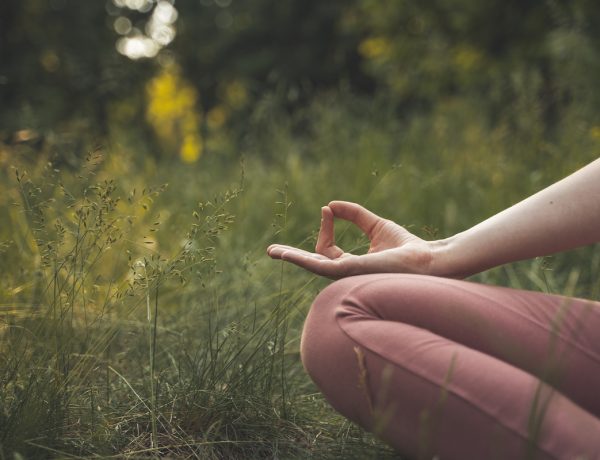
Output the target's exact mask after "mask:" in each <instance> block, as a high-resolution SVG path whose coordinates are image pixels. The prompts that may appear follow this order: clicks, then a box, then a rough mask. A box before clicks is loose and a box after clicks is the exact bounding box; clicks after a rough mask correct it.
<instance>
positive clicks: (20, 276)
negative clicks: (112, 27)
mask: <svg viewBox="0 0 600 460" xmlns="http://www.w3.org/2000/svg"><path fill="white" fill-rule="evenodd" d="M277 110H278V109H277V108H276V107H275V108H274V107H272V106H271V105H269V104H268V101H266V102H265V104H263V105H261V106H259V107H258V108H257V112H256V114H255V115H254V116H253V117H251V119H250V120H249V124H250V125H249V126H250V129H249V131H248V133H246V135H245V137H244V138H243V141H242V143H241V145H240V144H233V143H227V142H224V143H222V144H219V145H220V146H219V147H218V148H214V149H213V150H212V151H209V152H207V154H206V155H205V156H204V157H203V158H202V159H201V160H200V161H199V162H198V163H197V164H195V165H194V166H193V167H189V166H183V165H180V164H179V163H178V162H176V161H169V160H168V159H162V160H153V159H151V158H150V157H144V154H143V152H139V151H132V150H131V149H124V148H122V147H120V146H119V144H118V142H116V141H115V140H113V143H112V144H111V146H110V147H105V148H102V149H100V150H93V151H92V152H91V153H89V154H87V155H82V158H81V160H80V161H79V163H77V164H72V163H70V164H61V163H60V157H58V158H53V157H52V156H50V155H45V154H43V153H35V152H31V151H28V150H27V148H25V147H19V148H17V147H14V146H13V147H9V146H4V147H3V151H4V155H0V158H2V162H3V163H2V165H1V166H2V169H1V172H0V176H1V182H0V184H1V185H0V188H1V191H2V193H1V194H0V218H1V219H2V222H3V225H2V227H0V254H1V257H2V258H1V262H0V270H1V274H2V277H1V280H0V321H1V322H0V327H1V329H0V348H1V351H2V353H0V453H1V454H2V455H1V456H0V457H4V458H10V457H12V456H13V455H14V454H15V453H19V454H20V455H23V456H25V457H36V458H37V457H43V456H46V457H70V456H74V457H87V456H95V455H100V456H133V457H139V456H169V455H170V456H181V457H189V458H203V459H204V458H207V459H210V458H215V459H216V458H307V457H308V458H311V457H312V458H386V457H389V458H392V457H394V456H395V454H394V453H393V452H392V451H391V450H389V449H388V448H386V447H385V446H383V445H382V444H380V443H378V442H377V441H375V440H373V439H372V438H371V437H370V436H368V435H366V434H364V433H362V432H361V431H360V430H359V429H357V428H356V427H354V426H353V425H351V424H350V423H348V422H346V421H345V420H343V419H342V418H341V417H339V416H337V415H336V414H335V413H333V412H332V410H331V409H329V408H328V406H327V405H326V404H325V402H324V401H323V399H322V397H321V396H320V395H319V394H318V392H317V390H316V389H315V387H314V386H313V385H312V383H311V382H310V381H309V379H308V377H306V376H305V374H304V372H303V369H302V365H301V363H300V360H299V353H298V348H299V335H300V330H301V326H302V322H303V319H304V317H305V315H306V312H307V309H308V307H309V305H310V302H311V299H312V298H313V297H314V296H315V295H316V293H317V292H318V291H319V289H321V288H322V287H323V286H324V285H325V284H326V281H325V280H322V279H317V278H315V277H313V276H311V275H310V274H308V273H304V272H302V271H301V270H299V269H297V268H296V267H292V266H286V265H284V264H282V263H280V262H274V261H271V260H269V259H268V258H267V257H266V256H265V255H264V251H265V248H266V246H267V245H268V244H269V243H271V242H276V241H280V242H285V243H287V244H294V245H299V246H302V247H305V248H311V247H312V246H313V245H314V242H315V239H316V230H317V225H318V220H319V209H320V206H321V205H323V204H325V203H327V202H328V201H329V200H331V199H347V200H354V201H357V202H361V203H363V204H365V205H366V206H368V207H370V208H371V209H373V210H374V211H375V212H377V213H379V214H382V215H384V216H386V217H389V218H391V219H394V220H396V221H398V222H399V223H402V224H405V225H407V226H409V227H410V228H411V230H413V231H415V232H416V233H418V234H420V235H422V236H424V237H428V236H429V237H431V236H432V235H433V236H436V235H437V236H442V235H448V234H451V233H454V232H456V231H460V230H462V229H464V228H466V227H468V226H470V225H472V224H474V223H475V222H477V221H478V220H481V219H483V218H485V217H486V216H488V215H491V214H493V213H494V212H496V211H499V210H500V209H502V208H503V207H506V206H508V205H510V204H511V203H512V202H514V201H516V200H518V199H519V198H522V197H524V196H526V195H528V194H530V193H532V192H534V191H536V190H537V189H539V188H541V187H542V186H543V185H545V184H549V183H550V182H552V181H553V180H555V179H558V178H559V177H560V176H562V175H564V174H567V173H568V172H569V171H571V170H573V169H575V168H577V167H578V166H581V165H583V164H585V163H586V162H587V161H589V160H591V159H592V158H593V156H594V152H593V147H594V143H593V142H594V140H593V139H587V140H581V141H580V143H579V144H573V143H571V144H569V145H568V146H567V145H566V144H561V142H563V141H562V140H561V139H573V136H571V135H568V134H570V133H565V134H564V136H562V137H561V135H557V140H555V141H553V142H554V143H553V144H547V145H546V144H544V145H529V144H527V142H526V140H521V141H519V142H520V143H519V144H518V145H517V144H516V141H515V139H514V137H513V136H511V134H510V132H508V131H506V129H505V128H503V127H498V126H487V125H486V124H485V123H484V122H483V121H481V119H480V118H478V117H477V116H476V111H475V110H474V109H473V108H472V107H471V106H469V105H468V104H467V103H464V102H460V101H446V102H445V103H441V104H440V106H439V107H438V108H437V110H436V111H434V113H433V114H430V115H428V116H427V117H422V118H414V119H412V120H411V121H399V120H398V119H397V118H396V117H394V116H393V114H392V113H391V111H390V110H389V108H387V107H386V105H385V104H384V103H382V102H381V101H376V102H369V101H364V100H356V99H353V98H352V97H349V96H347V95H346V96H345V97H343V98H339V97H333V96H328V97H324V98H323V99H322V100H320V101H317V102H316V103H314V104H313V105H312V106H311V107H309V108H307V109H306V110H305V111H304V112H299V113H297V114H295V115H281V113H280V112H278V111H277ZM559 134H560V133H559ZM117 141H118V140H117ZM564 142H565V143H566V142H567V141H564ZM528 149H529V150H528ZM515 151H518V152H521V153H523V152H525V153H526V154H525V153H523V154H522V155H515V154H514V152H515ZM240 152H241V154H242V155H240ZM34 153H35V154H34ZM241 157H243V161H242V162H240V161H239V160H240V158H241ZM166 184H168V185H166ZM339 227H340V229H339V234H340V245H342V247H345V248H348V249H354V250H356V251H358V252H360V251H362V250H365V248H366V241H365V239H364V236H362V235H360V234H358V233H357V232H356V231H355V229H352V228H350V227H349V226H347V225H340V226H339ZM599 274H600V254H599V253H598V251H596V250H595V249H594V248H585V249H582V250H580V251H578V252H576V253H571V254H566V255H561V256H556V257H554V258H551V259H550V258H545V259H538V260H533V261H528V262H522V263H519V264H513V265H510V266H507V267H503V268H499V269H495V270H491V271H489V272H486V273H484V274H482V275H479V276H478V279H479V280H482V281H485V282H492V283H501V284H506V285H511V286H515V287H522V288H529V289H538V290H544V291H552V292H561V291H563V290H565V289H567V288H568V289H569V292H570V293H572V294H574V295H581V296H586V297H592V298H597V297H598V288H599V285H598V283H597V282H596V280H598V279H600V277H599V276H598V275H599Z"/></svg>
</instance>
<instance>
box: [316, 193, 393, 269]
mask: <svg viewBox="0 0 600 460" xmlns="http://www.w3.org/2000/svg"><path fill="white" fill-rule="evenodd" d="M336 217H337V218H340V219H344V220H347V221H349V222H352V223H353V224H355V225H356V226H357V227H358V228H360V229H361V230H362V231H363V232H364V233H365V234H366V235H367V236H369V237H370V236H371V233H372V231H373V228H374V227H375V225H376V224H377V222H379V221H380V220H381V217H379V216H377V215H376V214H374V213H372V212H371V211H369V210H368V209H366V208H364V207H362V206H361V205H359V204H357V203H352V202H349V201H332V202H330V203H329V205H327V206H323V207H322V208H321V228H320V230H319V237H318V239H317V245H316V252H317V253H319V254H322V255H324V256H327V257H329V258H332V259H334V258H337V257H340V256H341V255H343V254H344V251H343V250H342V249H340V248H339V247H338V246H336V244H335V233H334V218H336Z"/></svg>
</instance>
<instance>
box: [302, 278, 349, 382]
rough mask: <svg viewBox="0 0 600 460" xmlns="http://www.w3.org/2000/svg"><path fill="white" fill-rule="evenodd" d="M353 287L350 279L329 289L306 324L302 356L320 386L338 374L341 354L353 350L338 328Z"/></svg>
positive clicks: (332, 285)
mask: <svg viewBox="0 0 600 460" xmlns="http://www.w3.org/2000/svg"><path fill="white" fill-rule="evenodd" d="M354 285H355V283H354V282H352V279H351V278H344V279H341V280H339V281H335V282H334V283H332V284H330V285H329V286H327V287H326V288H325V289H323V290H322V291H321V292H320V293H319V295H318V296H317V297H316V298H315V300H314V301H313V304H312V306H311V308H310V311H309V313H308V315H307V317H306V320H305V322H304V328H303V331H302V338H301V341H300V356H301V359H302V364H303V365H304V369H305V370H306V372H307V373H308V374H309V375H310V376H311V378H312V379H313V381H314V382H315V383H316V384H317V385H318V386H321V382H323V381H325V380H329V379H330V377H332V374H334V373H335V370H336V369H335V368H336V366H335V363H336V362H339V357H340V356H339V355H340V352H341V353H342V354H344V353H343V351H344V349H346V350H347V349H348V348H349V349H350V350H352V347H351V346H350V345H349V342H348V339H347V338H346V337H345V335H344V333H343V331H341V329H340V328H339V325H338V323H337V320H336V315H337V310H338V308H339V306H340V305H341V304H342V302H343V300H344V298H345V297H346V295H347V293H348V292H349V290H350V289H351V288H352V286H354Z"/></svg>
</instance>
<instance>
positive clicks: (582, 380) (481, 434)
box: [301, 274, 600, 460]
mask: <svg viewBox="0 0 600 460" xmlns="http://www.w3.org/2000/svg"><path fill="white" fill-rule="evenodd" d="M301 348H302V361H303V363H304V367H305V368H306V370H307V371H308V373H309V374H310V376H311V377H312V379H313V380H314V381H315V383H316V384H317V386H318V387H319V388H320V389H321V391H322V392H323V394H324V395H325V397H326V398H327V400H328V401H329V402H330V403H331V405H332V406H333V407H334V408H335V409H336V410H338V411H339V412H340V413H342V414H343V415H344V416H346V417H348V418H349V419H351V420H353V421H354V422H356V423H358V424H359V425H361V426H362V427H363V428H365V429H367V430H369V431H372V432H374V433H375V434H376V435H377V436H379V437H381V438H382V439H384V440H385V441H386V442H388V443H389V444H391V445H392V446H393V447H394V448H396V449H397V450H399V451H400V452H401V453H404V454H406V455H408V456H409V458H414V459H417V458H423V459H425V458H427V459H430V458H432V457H434V456H435V455H437V456H439V458H440V459H441V460H450V459H461V460H464V459H521V458H523V459H533V458H535V459H569V460H575V459H588V460H590V459H600V302H592V301H589V300H582V299H573V298H568V297H561V296H555V295H548V294H543V293H539V292H529V291H520V290H516V289H509V288H504V287H498V286H488V285H481V284H476V283H472V282H467V281H457V280H451V279H445V278H436V277H430V276H421V275H401V274H376V275H363V276H354V277H350V278H344V279H342V280H340V281H336V282H335V283H333V284H331V285H330V286H328V287H327V288H326V289H324V290H323V291H322V292H321V293H320V294H319V296H318V297H317V298H316V300H315V302H314V304H313V306H312V309H311V311H310V313H309V315H308V317H307V319H306V324H305V327H304V332H303V334H302V345H301Z"/></svg>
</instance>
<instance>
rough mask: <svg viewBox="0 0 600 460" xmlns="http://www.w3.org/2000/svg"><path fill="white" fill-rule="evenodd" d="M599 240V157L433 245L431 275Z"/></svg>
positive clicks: (460, 271) (458, 272) (467, 272)
mask: <svg viewBox="0 0 600 460" xmlns="http://www.w3.org/2000/svg"><path fill="white" fill-rule="evenodd" d="M598 241H600V159H599V160H596V161H594V162H593V163H590V164H589V165H587V166H586V167H584V168H582V169H580V170H579V171H577V172H575V173H574V174H572V175H570V176H568V177H566V178H565V179H563V180H561V181H559V182H556V183H555V184H553V185H551V186H549V187H548V188H546V189H544V190H542V191H540V192H538V193H536V194H535V195H532V196H530V197H529V198H527V199H525V200H523V201H521V202H520V203H517V204H516V205H514V206H512V207H510V208H508V209H506V210H504V211H502V212H500V213H499V214H496V215H495V216H492V217H490V218H489V219H487V220H485V221H483V222H481V223H480V224H478V225H476V226H474V227H472V228H470V229H469V230H466V231H464V232H462V233H459V234H457V235H455V236H452V237H450V238H447V239H445V240H440V241H436V242H434V243H433V250H434V254H435V255H434V257H433V263H432V267H431V271H432V274H435V275H439V276H452V277H462V276H469V275H472V274H474V273H478V272H481V271H483V270H486V269H488V268H492V267H495V266H498V265H502V264H504V263H507V262H514V261H517V260H523V259H529V258H532V257H537V256H543V255H548V254H553V253H556V252H560V251H565V250H568V249H572V248H575V247H579V246H585V245H588V244H592V243H595V242H598Z"/></svg>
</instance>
